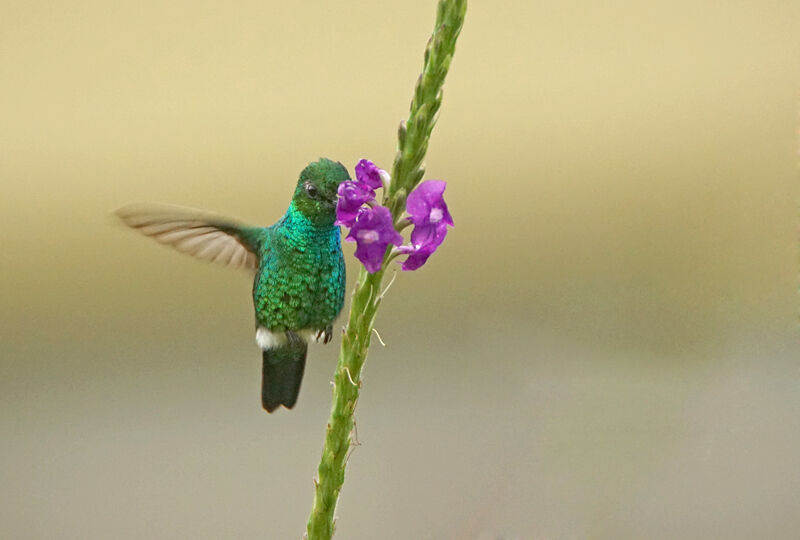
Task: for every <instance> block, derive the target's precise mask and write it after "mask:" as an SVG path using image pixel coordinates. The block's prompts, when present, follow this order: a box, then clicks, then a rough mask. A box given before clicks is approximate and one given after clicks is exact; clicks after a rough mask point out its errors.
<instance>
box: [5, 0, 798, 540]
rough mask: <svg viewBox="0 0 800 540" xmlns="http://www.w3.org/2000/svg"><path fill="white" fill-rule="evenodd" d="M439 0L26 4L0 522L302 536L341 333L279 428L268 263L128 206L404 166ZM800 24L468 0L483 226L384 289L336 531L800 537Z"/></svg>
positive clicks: (442, 147)
mask: <svg viewBox="0 0 800 540" xmlns="http://www.w3.org/2000/svg"><path fill="white" fill-rule="evenodd" d="M434 14H435V4H434V2H433V1H431V0H425V1H423V0H411V1H408V2H403V3H402V5H401V4H398V3H396V2H395V3H389V2H387V3H377V4H376V3H374V2H369V3H367V2H336V3H331V2H320V1H313V2H300V3H288V2H272V1H259V2H256V1H234V2H228V3H225V4H218V3H216V2H204V1H201V2H197V1H193V2H188V1H179V2H172V3H169V4H164V3H162V2H155V1H151V0H144V1H137V2H132V1H128V0H124V1H122V2H114V3H108V2H99V1H86V2H5V3H4V4H3V9H2V18H1V20H0V80H2V81H3V82H2V85H1V86H0V118H2V122H0V225H1V226H0V235H2V236H1V238H2V239H1V240H0V246H1V247H2V249H0V299H1V300H0V404H1V405H0V432H1V433H2V437H1V438H0V536H1V537H3V538H15V539H28V538H30V539H40V538H41V539H51V538H58V539H84V538H119V539H128V538H130V539H133V538H194V539H198V538H207V539H217V538H254V539H255V538H300V537H301V535H302V533H303V531H304V528H305V521H306V518H307V515H308V512H309V510H310V506H311V498H312V494H313V484H312V478H313V477H314V475H315V469H316V465H317V462H318V459H319V453H320V449H321V445H322V437H323V432H324V426H325V422H326V419H327V415H328V411H329V406H330V405H329V403H330V384H329V381H330V378H331V375H332V373H333V368H334V365H335V359H336V356H337V349H338V340H335V341H334V343H333V344H332V345H331V346H328V347H321V346H315V347H313V348H312V349H311V352H310V356H309V363H308V367H307V371H306V376H305V381H304V385H303V389H302V392H301V394H300V401H299V403H298V405H297V406H296V408H295V409H294V410H293V411H291V412H289V411H285V410H282V411H279V412H277V413H276V414H273V415H267V414H266V413H265V412H263V411H262V410H261V407H260V403H259V384H260V378H259V377H260V369H261V366H260V363H261V362H260V354H259V351H258V349H257V347H256V345H255V343H254V337H253V315H252V306H251V301H250V281H249V277H248V276H247V275H246V274H245V273H241V272H236V271H233V270H229V269H225V268H220V267H217V266H213V265H204V264H201V263H198V262H196V261H194V260H192V259H191V258H189V257H186V256H184V255H181V254H179V253H177V252H173V251H171V250H168V249H166V248H163V247H160V246H158V245H157V244H156V243H154V242H152V241H150V240H147V239H144V238H143V237H140V236H138V235H136V234H135V233H133V232H131V231H129V230H127V229H125V228H124V227H122V226H120V225H119V224H117V223H115V221H114V220H113V219H112V218H111V216H110V214H111V212H112V211H113V210H114V209H116V208H117V207H119V206H122V205H124V204H126V203H129V202H132V201H160V202H169V203H176V204H181V205H187V206H194V207H198V208H202V209H207V210H213V211H216V212H218V213H221V214H224V215H230V216H233V217H236V218H239V219H241V220H244V221H248V222H252V223H260V224H270V223H272V222H274V221H275V220H276V219H277V218H278V217H279V216H280V215H282V213H283V212H284V210H285V208H286V206H287V204H288V201H289V198H290V196H291V192H292V190H293V186H294V182H295V180H296V178H297V175H298V173H299V171H300V170H301V169H302V168H303V167H304V166H305V165H306V164H307V163H308V162H309V161H312V160H315V159H317V158H318V157H320V156H327V157H331V158H334V159H338V160H341V161H342V162H343V163H345V164H347V165H348V166H349V167H351V168H352V166H353V165H355V163H356V162H357V160H358V159H360V158H362V157H368V158H370V159H372V160H374V161H375V162H376V163H378V164H379V165H381V166H383V167H384V168H390V166H391V162H392V159H393V156H394V149H395V133H396V127H397V124H398V122H399V121H400V120H401V119H403V118H405V117H406V115H407V110H408V109H407V108H408V103H409V100H410V97H411V92H412V88H413V83H414V81H415V80H416V77H417V75H418V73H419V70H420V67H421V64H422V52H423V48H424V45H425V42H426V40H427V38H428V36H429V34H430V30H431V28H432V25H433V20H434ZM798 28H800V4H799V3H797V2H792V1H775V2H724V3H719V2H709V1H702V2H689V1H678V2H675V1H671V2H664V1H658V2H650V3H644V4H642V3H639V2H632V1H626V2H616V3H612V4H599V3H591V2H572V1H567V2H564V1H557V2H556V1H550V0H547V1H542V2H522V1H512V2H503V3H489V2H478V1H473V2H472V3H471V5H470V8H469V12H468V14H467V21H466V25H465V28H464V31H463V33H462V37H461V39H460V41H459V45H458V52H457V54H456V56H455V60H454V62H453V65H452V71H451V74H450V76H449V77H448V80H447V83H446V86H445V99H444V105H443V107H442V112H441V116H440V119H439V123H438V126H437V128H436V130H435V131H434V136H433V140H432V143H431V146H430V150H429V156H428V159H427V166H428V167H427V169H428V173H427V175H426V177H428V178H441V179H446V180H447V181H448V182H449V183H448V190H447V198H448V202H449V205H450V209H451V212H452V214H453V216H454V219H455V222H456V227H455V228H454V229H453V230H452V232H451V233H450V236H449V237H448V240H447V242H446V243H445V245H444V246H443V247H442V248H441V249H440V250H439V252H437V254H436V255H435V256H434V257H433V258H432V259H431V260H430V261H429V263H428V265H427V266H426V267H425V268H424V269H423V270H421V271H419V272H415V273H407V274H402V275H400V276H398V279H397V282H396V283H395V285H394V286H393V288H392V290H391V292H390V294H389V296H388V297H387V300H386V301H385V302H384V304H383V306H382V309H381V312H380V314H379V318H378V321H377V328H378V329H379V330H380V333H381V335H382V337H383V339H384V341H385V342H386V344H387V346H386V347H385V348H382V347H380V346H378V344H377V342H374V346H373V349H372V350H371V352H370V357H369V361H368V363H367V366H366V372H365V385H364V390H363V394H362V398H361V400H360V403H359V408H358V411H357V423H358V437H359V440H360V442H361V443H362V445H361V446H360V447H358V448H357V449H356V450H355V452H354V453H353V455H352V456H351V459H350V462H349V468H348V472H347V481H346V483H345V487H344V490H343V492H342V498H341V501H340V504H339V508H338V515H339V518H340V519H339V521H338V526H337V530H338V533H337V538H342V539H349V538H352V539H362V538H363V539H366V538H386V539H407V538H414V539H437V540H438V539H479V540H495V539H534V540H542V539H548V540H553V539H584V538H591V539H622V538H650V539H672V538H681V539H691V538H698V539H701V538H728V539H738V538H741V539H745V538H748V539H749V538H771V539H782V538H786V539H789V538H797V535H798V531H800V460H799V459H798V448H799V445H800V364H798V358H800V340H798V332H797V326H798V323H797V311H798V295H797V292H796V291H797V286H798V254H797V243H796V229H797V224H798V220H797V195H798V190H797V186H798V184H797V163H798V146H797V129H798V96H800V64H799V63H798V58H800V33H798V32H797V29H798ZM346 250H347V255H348V265H349V271H350V274H349V275H350V283H351V284H352V280H353V278H354V277H355V275H356V271H357V266H356V265H355V264H353V262H354V259H352V257H351V254H352V246H351V245H349V244H348V245H347V246H346Z"/></svg>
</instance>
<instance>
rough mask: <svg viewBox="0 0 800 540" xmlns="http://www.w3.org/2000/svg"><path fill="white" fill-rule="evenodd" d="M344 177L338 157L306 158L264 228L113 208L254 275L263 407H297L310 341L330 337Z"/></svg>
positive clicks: (170, 209)
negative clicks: (278, 213) (278, 212)
mask: <svg viewBox="0 0 800 540" xmlns="http://www.w3.org/2000/svg"><path fill="white" fill-rule="evenodd" d="M349 179H350V177H349V174H348V172H347V169H346V168H345V167H344V165H342V164H341V163H339V162H334V161H331V160H329V159H325V158H322V159H320V160H319V161H316V162H313V163H310V164H309V165H308V166H307V167H306V168H305V169H303V171H302V172H301V173H300V178H299V179H298V180H297V185H296V187H295V190H294V194H293V196H292V201H291V203H290V204H289V208H288V209H287V210H286V213H285V214H284V215H283V217H281V218H280V219H279V220H278V221H277V222H275V223H274V224H273V225H271V226H269V227H256V226H250V225H245V224H242V223H239V222H237V221H235V220H231V219H227V218H223V217H219V216H216V215H214V214H209V213H205V212H203V211H200V210H194V209H189V208H183V207H175V206H168V205H129V206H124V207H122V208H120V209H119V210H117V211H116V215H117V216H118V217H119V218H120V219H121V220H122V222H123V223H125V224H126V225H128V226H129V227H131V228H133V229H135V230H137V231H139V232H140V233H142V234H144V235H145V236H149V237H150V238H153V239H154V240H156V241H158V242H160V243H162V244H166V245H169V246H172V247H173V248H175V249H177V250H178V251H181V252H183V253H187V254H189V255H193V256H194V257H196V258H198V259H201V260H206V261H213V262H218V263H222V264H225V265H229V266H232V267H238V268H244V269H247V270H248V271H250V272H253V273H254V279H253V306H254V308H255V327H256V330H255V339H256V343H257V344H258V346H259V347H260V348H261V351H262V352H261V357H262V376H261V405H262V406H263V407H264V409H266V410H267V412H270V413H271V412H272V411H274V410H275V409H277V408H278V407H279V406H281V405H283V406H284V407H286V408H287V409H291V408H292V407H293V406H294V405H295V403H296V402H297V395H298V393H299V392H300V383H301V382H302V380H303V371H304V369H305V364H306V354H307V352H308V342H309V341H311V340H314V341H317V342H319V341H322V342H323V343H328V342H329V341H330V340H331V338H332V336H333V322H334V320H335V319H336V317H337V316H338V315H339V313H340V312H341V310H342V306H343V305H344V292H345V263H344V256H343V254H342V247H341V239H340V231H339V226H338V225H335V224H334V221H335V219H336V203H337V189H338V187H339V184H340V183H342V182H344V181H345V180H349Z"/></svg>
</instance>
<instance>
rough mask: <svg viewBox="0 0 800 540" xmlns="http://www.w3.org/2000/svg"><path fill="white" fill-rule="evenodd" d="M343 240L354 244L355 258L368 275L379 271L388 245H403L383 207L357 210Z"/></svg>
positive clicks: (390, 215)
mask: <svg viewBox="0 0 800 540" xmlns="http://www.w3.org/2000/svg"><path fill="white" fill-rule="evenodd" d="M345 240H347V241H350V242H356V253H355V255H356V258H357V259H358V260H359V261H361V263H362V264H363V265H364V268H366V269H367V272H369V273H370V274H374V273H375V272H377V271H378V270H380V269H381V265H382V264H383V256H384V254H385V253H386V247H387V246H388V245H389V244H393V245H395V246H399V245H400V244H402V243H403V237H402V236H400V233H398V232H397V231H396V230H394V220H393V219H392V213H391V212H390V211H389V209H388V208H386V207H385V206H376V207H374V208H362V209H361V210H359V212H358V215H357V216H356V219H355V222H354V223H353V225H352V226H351V229H350V234H348V235H347V237H346V238H345Z"/></svg>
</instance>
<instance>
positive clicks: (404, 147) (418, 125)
mask: <svg viewBox="0 0 800 540" xmlns="http://www.w3.org/2000/svg"><path fill="white" fill-rule="evenodd" d="M466 9H467V2H466V0H440V2H439V6H438V10H437V14H436V25H435V27H434V30H433V34H432V35H431V38H430V40H429V41H428V46H427V47H426V49H425V61H424V65H423V69H422V74H421V75H420V77H419V79H418V80H417V84H416V87H415V89H414V98H413V99H412V101H411V109H410V112H409V117H408V120H407V121H405V122H403V123H401V124H400V129H399V131H398V144H397V156H396V157H395V161H394V165H393V168H392V181H391V184H390V185H389V187H388V189H387V190H386V193H385V195H384V204H386V205H387V206H388V207H389V209H390V210H391V211H392V216H393V217H394V219H395V220H396V219H397V218H398V217H399V216H400V214H401V213H402V212H403V209H404V207H405V199H406V197H407V195H408V193H410V192H411V190H413V189H414V186H416V185H417V184H418V183H419V181H420V180H421V179H422V176H423V174H424V173H425V169H424V166H423V163H422V162H423V160H424V158H425V153H426V152H427V149H428V141H429V139H430V135H431V132H432V130H433V126H434V125H435V123H436V115H437V112H438V111H439V107H440V106H441V103H442V85H443V84H444V79H445V76H446V75H447V71H448V69H449V67H450V62H451V60H452V58H453V53H454V52H455V44H456V39H457V38H458V34H459V33H460V32H461V26H462V25H463V23H464V15H465V13H466ZM390 247H391V246H390ZM389 253H390V250H389V249H387V252H386V255H385V256H384V264H383V267H382V269H381V270H379V271H378V272H375V273H374V274H369V273H368V272H367V271H366V270H365V269H364V268H362V269H361V271H360V273H359V276H358V282H357V284H356V288H355V290H354V291H353V296H352V301H351V304H350V315H349V317H348V321H347V326H346V327H345V331H344V334H343V335H342V345H341V348H340V350H339V362H338V364H337V366H336V372H335V373H334V377H333V405H332V407H331V414H330V418H329V420H328V427H327V430H326V432H325V445H324V446H323V449H322V458H321V459H320V463H319V468H318V469H317V472H318V478H317V480H316V481H315V492H314V503H313V506H312V508H311V515H310V516H309V518H308V525H307V531H306V535H307V538H308V539H309V540H330V538H331V537H332V536H333V531H334V526H335V523H334V512H335V510H336V503H337V501H338V499H339V492H340V491H341V489H342V484H343V483H344V472H345V467H346V465H347V455H348V453H349V450H350V446H351V441H350V433H351V431H352V429H353V425H354V420H353V413H354V412H355V408H356V403H357V402H358V396H359V392H360V390H361V370H362V368H363V367H364V361H365V360H366V358H367V350H368V349H369V344H370V340H371V337H372V328H373V323H374V321H375V315H376V314H377V312H378V307H379V306H380V303H381V300H382V296H381V282H382V281H383V275H384V272H385V268H386V264H387V262H388V261H387V259H388V257H389Z"/></svg>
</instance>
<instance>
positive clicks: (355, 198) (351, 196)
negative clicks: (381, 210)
mask: <svg viewBox="0 0 800 540" xmlns="http://www.w3.org/2000/svg"><path fill="white" fill-rule="evenodd" d="M337 193H338V194H339V200H338V201H337V203H336V221H335V224H336V225H345V226H347V227H350V226H352V225H353V221H354V220H355V219H356V215H358V210H359V209H360V208H361V206H362V205H363V204H364V203H366V202H369V201H374V200H375V191H374V190H372V189H371V188H370V187H369V186H367V185H365V184H362V183H361V182H353V181H352V180H348V181H345V182H342V183H341V184H339V188H338V190H337Z"/></svg>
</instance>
